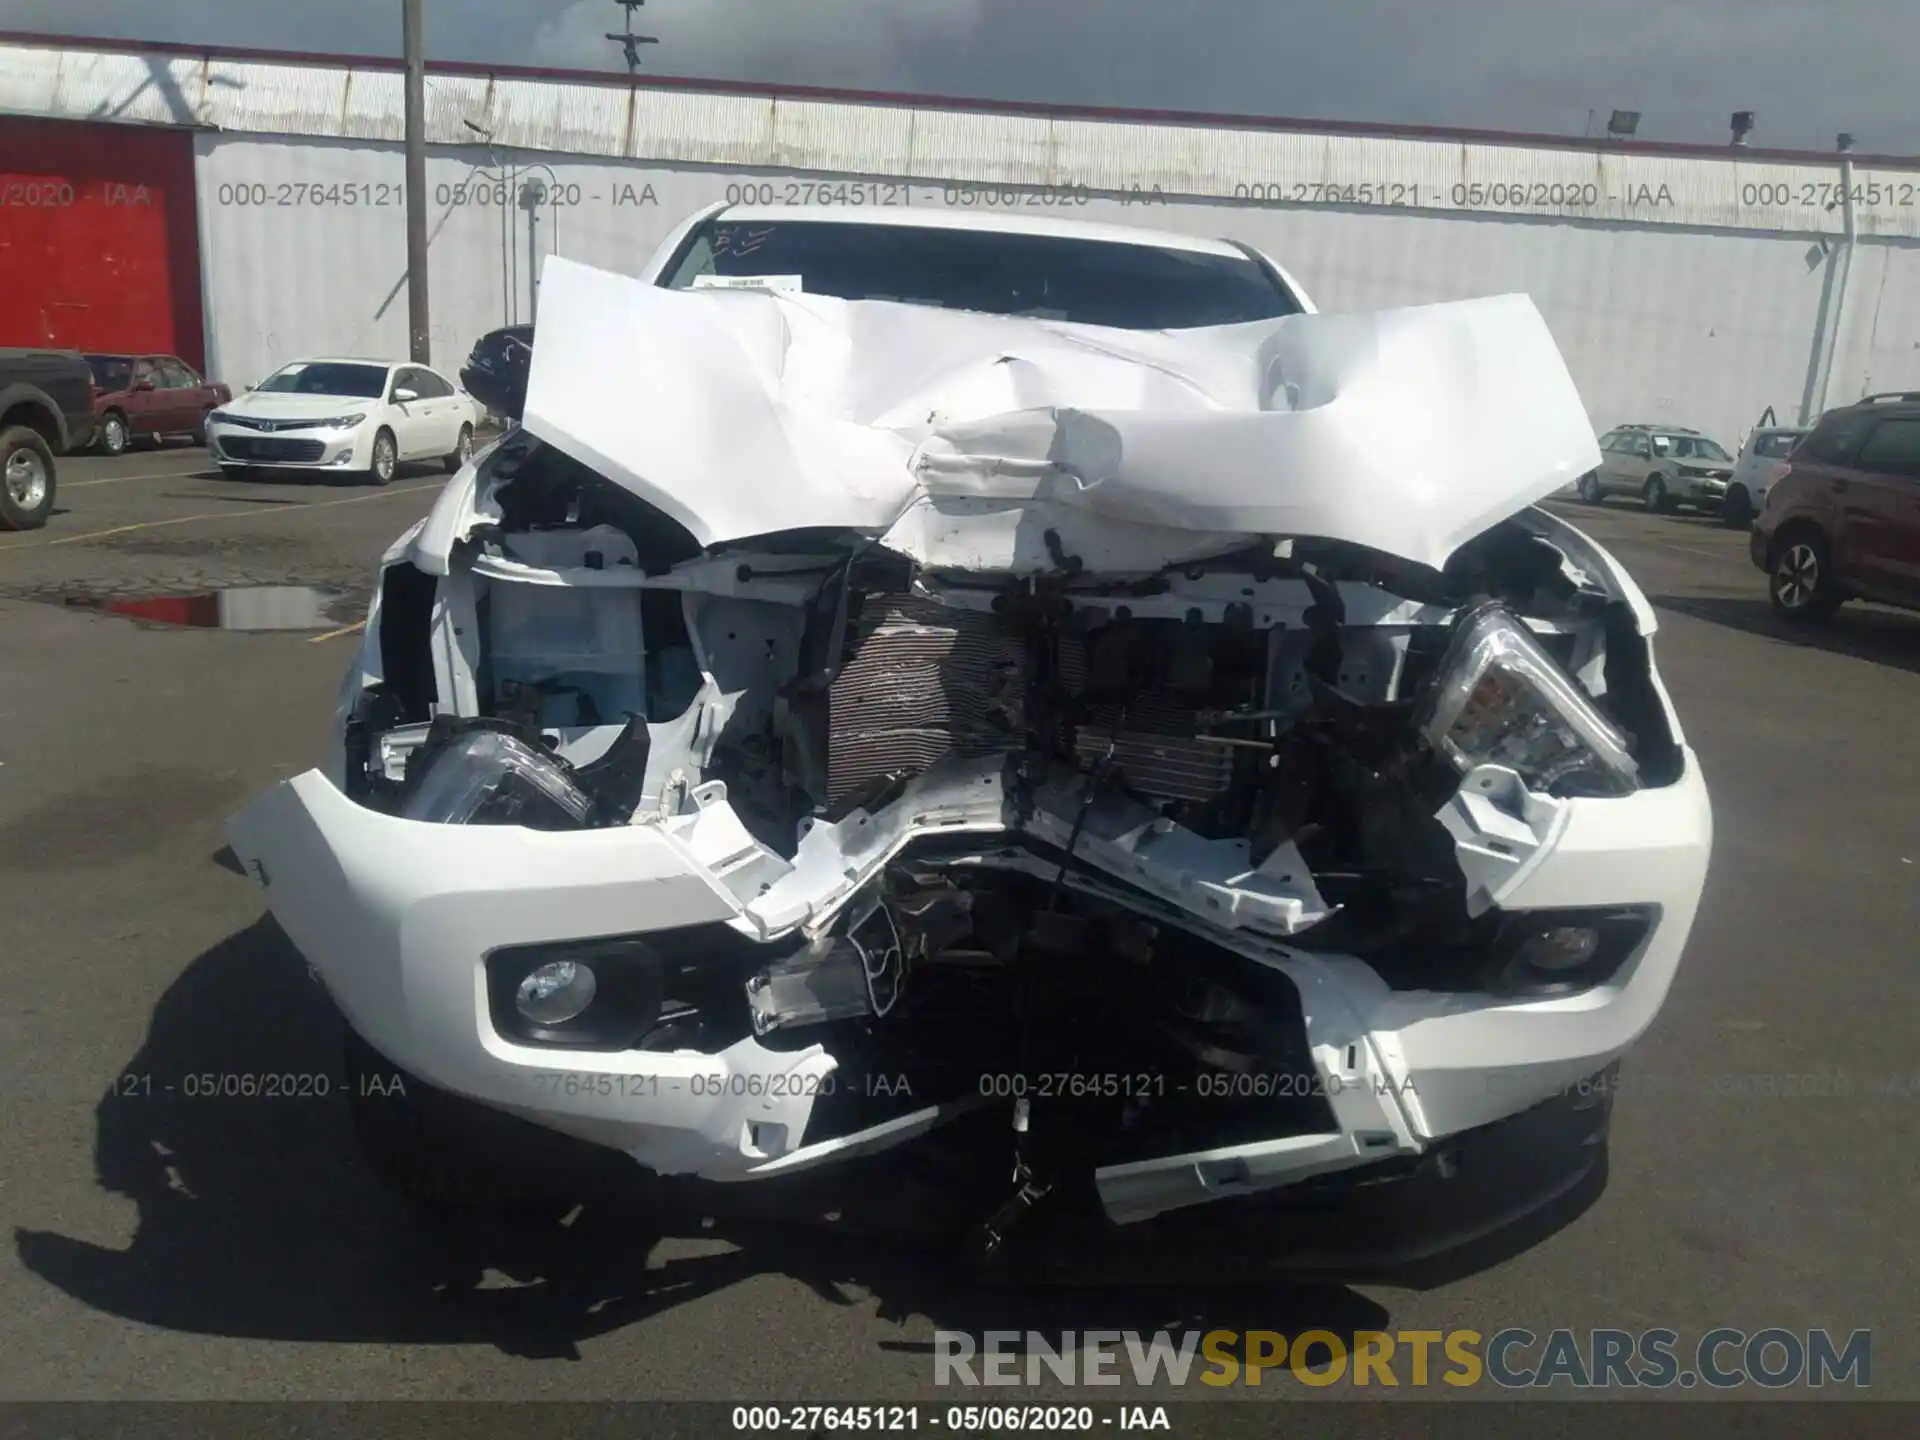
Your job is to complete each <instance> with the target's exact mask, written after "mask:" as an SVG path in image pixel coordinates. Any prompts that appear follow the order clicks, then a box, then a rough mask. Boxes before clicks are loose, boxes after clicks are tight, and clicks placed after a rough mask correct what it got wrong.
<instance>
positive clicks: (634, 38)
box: [606, 0, 660, 75]
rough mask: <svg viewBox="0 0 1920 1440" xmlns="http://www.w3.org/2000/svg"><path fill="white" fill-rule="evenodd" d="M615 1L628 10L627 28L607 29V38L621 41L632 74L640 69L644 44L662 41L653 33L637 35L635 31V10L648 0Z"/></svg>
mask: <svg viewBox="0 0 1920 1440" xmlns="http://www.w3.org/2000/svg"><path fill="white" fill-rule="evenodd" d="M613 3H614V4H616V5H618V6H619V7H620V8H621V9H623V10H625V11H626V12H627V28H626V30H625V31H619V30H609V31H607V32H606V33H607V39H609V40H613V41H616V42H618V43H619V46H620V48H621V50H622V51H623V52H625V54H626V57H627V74H629V75H632V74H635V73H637V72H638V71H639V69H640V47H641V46H642V45H658V44H659V43H660V42H659V40H657V39H656V38H655V37H653V36H652V35H636V34H634V33H633V12H634V11H636V10H638V9H639V8H640V7H641V6H642V5H644V4H646V3H647V0H613Z"/></svg>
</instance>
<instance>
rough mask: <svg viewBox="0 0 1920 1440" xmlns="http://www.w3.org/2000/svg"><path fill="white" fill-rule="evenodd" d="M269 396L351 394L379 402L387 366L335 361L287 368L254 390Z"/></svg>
mask: <svg viewBox="0 0 1920 1440" xmlns="http://www.w3.org/2000/svg"><path fill="white" fill-rule="evenodd" d="M254 389H255V390H257V391H265V392H266V393H267V394H270V395H350V396H354V397H356V398H359V399H365V400H378V399H379V398H380V397H381V396H382V395H384V394H385V393H386V389H387V367H386V366H384V365H355V364H351V363H346V362H342V361H336V360H323V361H320V362H318V363H316V364H299V365H289V366H287V367H286V368H285V369H283V370H278V371H275V372H274V373H273V374H272V375H269V376H268V377H267V378H266V379H265V380H262V381H261V382H260V383H259V384H258V385H256V386H255V387H254Z"/></svg>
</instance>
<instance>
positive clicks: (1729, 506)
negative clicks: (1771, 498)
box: [1720, 425, 1809, 530]
mask: <svg viewBox="0 0 1920 1440" xmlns="http://www.w3.org/2000/svg"><path fill="white" fill-rule="evenodd" d="M1808 433H1809V432H1808V427H1806V426H1804V425H1770V426H1767V427H1766V428H1764V429H1760V430H1756V431H1754V432H1753V433H1752V434H1751V435H1749V436H1748V437H1747V443H1746V444H1745V445H1743V446H1741V447H1740V459H1739V461H1738V463H1736V464H1735V465H1734V467H1733V478H1732V479H1731V480H1729V481H1728V482H1727V498H1726V500H1725V502H1724V503H1723V504H1722V505H1721V507H1720V518H1721V519H1722V520H1724V521H1725V522H1726V523H1727V524H1728V525H1729V526H1731V527H1732V528H1734V529H1736V530H1744V529H1746V528H1747V526H1749V525H1751V524H1752V523H1753V517H1754V516H1756V515H1758V514H1759V513H1760V511H1761V510H1762V509H1763V508H1764V507H1765V505H1766V503H1767V491H1769V490H1771V489H1772V488H1773V482H1774V481H1776V480H1778V479H1779V478H1780V477H1781V476H1782V475H1784V474H1786V473H1787V456H1789V455H1791V454H1792V453H1793V447H1794V446H1796V445H1798V444H1799V443H1800V442H1801V441H1802V440H1803V439H1805V438H1806V436H1807V434H1808Z"/></svg>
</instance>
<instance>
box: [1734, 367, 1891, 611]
mask: <svg viewBox="0 0 1920 1440" xmlns="http://www.w3.org/2000/svg"><path fill="white" fill-rule="evenodd" d="M1751 553H1752V555H1753V563H1754V564H1755V565H1757V566H1759V567H1760V568H1761V569H1762V570H1764V571H1766V572H1767V589H1768V591H1769V593H1770V594H1771V595H1772V596H1773V607H1774V609H1775V610H1777V611H1778V612H1779V613H1780V614H1782V615H1785V616H1788V617H1790V618H1792V619H1796V620H1824V619H1825V618H1826V617H1827V616H1829V615H1831V614H1833V612H1834V611H1835V610H1837V609H1839V608H1840V606H1841V605H1843V604H1844V603H1846V602H1847V601H1848V600H1855V599H1859V600H1878V601H1880V602H1881V603H1883V604H1887V605H1898V606H1901V607H1903V608H1905V609H1910V610H1920V391H1907V392H1904V393H1899V394H1891V395H1869V396H1868V397H1867V398H1866V399H1864V400H1861V401H1860V402H1858V403H1857V404H1853V405H1849V406H1847V407H1846V408H1845V409H1844V410H1829V411H1828V412H1827V413H1826V414H1825V415H1823V416H1821V417H1820V423H1819V424H1818V425H1817V426H1815V427H1814V429H1813V433H1812V434H1810V435H1808V436H1807V438H1806V439H1804V440H1802V441H1801V442H1800V443H1799V445H1798V446H1796V447H1795V448H1794V451H1793V453H1792V454H1791V455H1790V456H1788V457H1787V472H1786V474H1784V475H1782V476H1781V477H1780V478H1779V479H1778V480H1776V481H1774V482H1773V488H1772V489H1770V490H1769V491H1767V503H1766V508H1765V509H1764V510H1762V511H1761V512H1760V516H1759V518H1758V519H1757V520H1755V521H1754V524H1753V540H1752V546H1751Z"/></svg>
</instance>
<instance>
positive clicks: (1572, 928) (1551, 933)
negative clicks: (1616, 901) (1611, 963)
mask: <svg viewBox="0 0 1920 1440" xmlns="http://www.w3.org/2000/svg"><path fill="white" fill-rule="evenodd" d="M1599 949H1600V932H1599V931H1597V930H1595V929H1594V928H1593V927H1592V926H1591V925H1552V926H1549V927H1548V928H1546V929H1544V930H1541V931H1539V932H1537V933H1536V934H1533V935H1530V936H1528V937H1527V938H1526V939H1525V940H1523V941H1521V942H1520V948H1519V949H1518V950H1517V951H1516V952H1515V954H1514V958H1515V959H1516V960H1518V961H1519V962H1520V963H1521V964H1522V965H1524V966H1526V967H1527V968H1528V969H1530V970H1542V971H1545V972H1546V973H1548V974H1558V973H1560V972H1561V971H1565V970H1578V969H1579V968H1580V967H1581V966H1582V965H1585V964H1586V963H1587V962H1588V961H1589V960H1591V959H1592V958H1593V957H1594V955H1595V953H1596V952H1598V950H1599Z"/></svg>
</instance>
